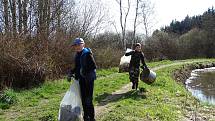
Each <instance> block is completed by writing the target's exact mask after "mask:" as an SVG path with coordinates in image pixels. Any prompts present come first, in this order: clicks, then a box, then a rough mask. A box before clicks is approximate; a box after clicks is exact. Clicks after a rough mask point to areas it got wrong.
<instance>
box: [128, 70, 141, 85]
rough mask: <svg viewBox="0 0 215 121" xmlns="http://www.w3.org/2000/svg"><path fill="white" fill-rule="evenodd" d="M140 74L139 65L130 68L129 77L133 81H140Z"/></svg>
mask: <svg viewBox="0 0 215 121" xmlns="http://www.w3.org/2000/svg"><path fill="white" fill-rule="evenodd" d="M139 75H140V69H139V67H138V68H137V67H130V70H129V78H130V81H131V82H138V80H139Z"/></svg>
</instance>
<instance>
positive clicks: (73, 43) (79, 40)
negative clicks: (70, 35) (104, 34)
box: [71, 38, 84, 46]
mask: <svg viewBox="0 0 215 121" xmlns="http://www.w3.org/2000/svg"><path fill="white" fill-rule="evenodd" d="M80 44H84V40H83V39H82V38H75V40H74V41H73V42H72V44H71V46H73V45H80Z"/></svg>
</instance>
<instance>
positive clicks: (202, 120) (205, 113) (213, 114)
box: [173, 62, 215, 121]
mask: <svg viewBox="0 0 215 121" xmlns="http://www.w3.org/2000/svg"><path fill="white" fill-rule="evenodd" d="M209 67H215V63H212V62H210V63H195V64H189V65H184V66H182V67H181V68H179V69H176V70H175V71H174V73H173V78H174V79H175V80H176V81H177V82H179V83H183V85H184V86H186V84H185V83H186V80H187V79H188V78H189V77H190V76H191V72H192V70H195V69H204V68H209ZM194 98H195V97H194ZM195 99H196V98H195ZM191 107H195V108H194V109H195V110H193V109H192V108H191ZM214 107H215V105H211V104H208V103H204V102H201V101H200V100H199V99H196V102H195V103H194V104H193V105H186V106H185V109H186V112H187V114H186V119H185V121H189V120H194V121H209V120H210V121H211V120H213V121H214V120H215V111H214Z"/></svg>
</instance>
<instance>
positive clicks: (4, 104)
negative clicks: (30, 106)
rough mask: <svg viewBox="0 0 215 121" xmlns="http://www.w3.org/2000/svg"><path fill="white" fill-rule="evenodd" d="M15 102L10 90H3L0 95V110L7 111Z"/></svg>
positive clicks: (14, 96)
mask: <svg viewBox="0 0 215 121" xmlns="http://www.w3.org/2000/svg"><path fill="white" fill-rule="evenodd" d="M16 102H17V97H16V95H15V94H14V93H13V91H12V90H5V91H4V92H3V93H0V108H1V109H8V108H9V107H10V105H12V104H14V103H16Z"/></svg>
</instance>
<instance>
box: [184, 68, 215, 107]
mask: <svg viewBox="0 0 215 121" xmlns="http://www.w3.org/2000/svg"><path fill="white" fill-rule="evenodd" d="M186 88H187V89H188V90H189V91H190V92H192V95H193V96H195V97H197V98H198V99H199V100H201V101H203V102H208V103H209V104H213V105H215V67H211V68H205V69H196V70H193V71H192V72H191V77H190V78H189V79H187V80H186Z"/></svg>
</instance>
